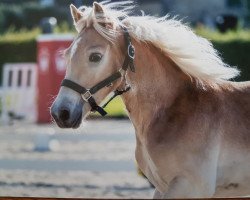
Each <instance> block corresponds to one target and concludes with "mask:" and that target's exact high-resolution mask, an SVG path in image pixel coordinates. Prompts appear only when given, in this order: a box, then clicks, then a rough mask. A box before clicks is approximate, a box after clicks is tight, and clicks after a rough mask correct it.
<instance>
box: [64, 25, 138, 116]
mask: <svg viewBox="0 0 250 200" xmlns="http://www.w3.org/2000/svg"><path fill="white" fill-rule="evenodd" d="M122 29H123V33H124V39H125V44H126V46H127V52H126V56H125V60H124V62H123V65H122V67H121V68H120V69H119V70H118V71H117V72H115V73H113V74H112V75H110V76H108V77H107V78H105V79H104V80H102V81H101V82H99V83H97V84H96V85H94V86H93V87H92V88H90V89H86V88H85V87H83V86H81V85H79V84H77V83H75V82H73V81H71V80H68V79H64V80H63V81H62V83H61V86H64V87H68V88H70V89H72V90H74V91H75V92H77V93H79V94H80V95H81V97H82V99H83V100H84V101H85V102H87V103H89V104H90V106H91V111H93V112H95V111H96V112H98V113H100V114H101V115H102V116H105V115H106V114H107V112H106V111H105V110H104V108H105V107H106V106H107V105H108V103H109V102H111V101H112V100H113V99H114V98H115V97H116V96H118V95H121V94H123V93H124V92H127V91H129V90H130V86H127V87H125V89H123V90H115V91H114V94H113V96H112V97H111V98H110V99H109V100H108V101H107V102H106V103H105V104H104V105H103V106H102V107H100V106H98V105H97V103H96V101H95V99H94V97H93V94H95V93H96V92H98V91H99V90H100V89H102V88H104V87H109V86H111V85H112V83H113V82H114V81H116V80H117V79H119V78H121V77H124V76H125V72H126V71H127V69H128V67H129V68H130V70H131V71H132V72H135V66H134V58H135V48H134V46H133V45H132V43H131V38H130V35H129V33H128V30H127V28H125V27H122Z"/></svg>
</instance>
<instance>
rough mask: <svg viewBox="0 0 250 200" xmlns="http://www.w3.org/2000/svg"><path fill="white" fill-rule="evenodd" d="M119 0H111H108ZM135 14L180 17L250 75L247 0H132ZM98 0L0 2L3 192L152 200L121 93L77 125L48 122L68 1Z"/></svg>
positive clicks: (66, 37) (67, 27)
mask: <svg viewBox="0 0 250 200" xmlns="http://www.w3.org/2000/svg"><path fill="white" fill-rule="evenodd" d="M112 2H113V0H112ZM135 2H136V4H137V8H136V9H135V11H134V14H141V13H142V11H141V10H143V11H144V12H145V14H150V15H155V16H163V15H166V14H169V15H170V16H172V17H174V16H178V17H177V18H179V19H182V20H183V21H184V22H186V23H188V24H189V25H190V26H192V28H193V29H194V31H195V32H196V33H197V34H199V35H201V36H203V37H205V38H207V39H209V40H211V42H212V43H213V45H214V47H215V48H216V49H217V50H218V51H219V52H220V53H221V56H222V57H223V59H224V61H225V62H226V63H228V64H230V65H233V66H237V67H238V68H239V69H240V70H241V72H242V73H241V76H239V77H238V78H237V79H235V81H246V80H250V56H249V53H250V30H249V28H250V0H219V1H218V0H210V1H205V0H185V1H183V0H136V1H135ZM71 3H73V4H75V5H76V6H78V7H79V6H81V5H92V3H93V1H92V0H71V1H70V0H23V1H20V0H0V196H38V197H106V198H111V197H116V198H119V197H123V198H151V197H152V194H153V187H152V186H151V185H150V183H149V182H148V181H147V179H145V178H144V177H143V176H142V174H141V173H140V172H139V171H138V169H137V165H136V162H135V159H134V149H135V135H134V129H133V127H132V125H131V123H130V122H129V120H128V118H127V115H126V111H125V109H124V105H123V104H122V101H121V99H119V98H117V99H116V100H114V101H113V102H112V103H111V104H110V105H109V106H108V108H107V111H108V113H109V115H108V116H107V117H105V118H100V117H99V116H98V115H95V114H94V115H91V116H90V117H89V119H88V120H87V121H86V122H84V123H83V125H82V126H81V127H80V128H79V129H77V130H63V129H59V128H57V127H56V125H54V124H53V123H51V117H50V114H49V107H50V105H51V103H52V101H53V99H54V97H55V95H56V94H57V92H58V89H59V85H60V82H61V80H62V79H63V77H64V73H65V68H66V66H65V62H64V59H63V57H62V53H61V52H62V51H63V50H64V49H65V48H67V47H68V46H69V45H70V43H71V42H72V40H73V38H74V35H75V34H76V32H75V30H74V27H73V25H72V19H71V16H70V11H69V5H70V4H71Z"/></svg>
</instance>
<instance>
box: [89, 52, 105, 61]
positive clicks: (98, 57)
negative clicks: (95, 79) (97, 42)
mask: <svg viewBox="0 0 250 200" xmlns="http://www.w3.org/2000/svg"><path fill="white" fill-rule="evenodd" d="M101 59H102V54H100V53H92V54H91V55H90V56H89V61H90V62H100V60H101Z"/></svg>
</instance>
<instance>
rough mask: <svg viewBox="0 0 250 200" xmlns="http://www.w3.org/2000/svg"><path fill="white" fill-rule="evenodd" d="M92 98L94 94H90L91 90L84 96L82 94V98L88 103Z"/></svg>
mask: <svg viewBox="0 0 250 200" xmlns="http://www.w3.org/2000/svg"><path fill="white" fill-rule="evenodd" d="M91 97H92V94H91V93H90V91H89V90H87V92H85V93H84V94H82V98H83V100H84V101H86V102H88V101H89V99H90V98H91Z"/></svg>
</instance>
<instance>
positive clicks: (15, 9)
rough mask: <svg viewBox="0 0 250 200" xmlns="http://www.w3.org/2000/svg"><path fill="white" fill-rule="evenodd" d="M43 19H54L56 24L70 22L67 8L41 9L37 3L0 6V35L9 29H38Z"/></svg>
mask: <svg viewBox="0 0 250 200" xmlns="http://www.w3.org/2000/svg"><path fill="white" fill-rule="evenodd" d="M45 17H55V18H56V19H57V22H58V24H61V23H63V22H64V21H67V22H71V17H70V12H69V9H68V7H62V6H57V7H42V6H40V5H39V4H37V3H23V4H17V5H16V4H13V5H12V4H10V5H7V4H0V33H3V32H4V31H5V30H7V29H9V28H10V27H14V28H15V30H20V29H21V28H27V29H32V28H34V27H38V26H39V25H40V22H41V19H43V18H45Z"/></svg>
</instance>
